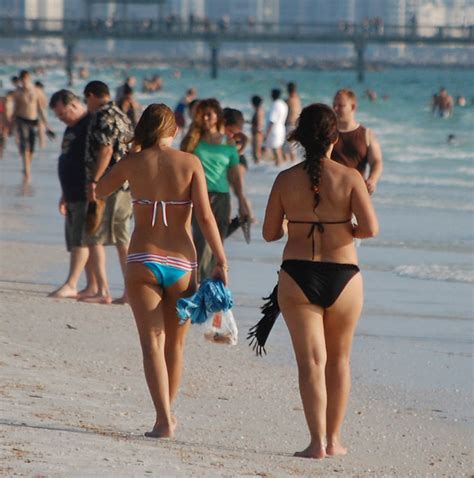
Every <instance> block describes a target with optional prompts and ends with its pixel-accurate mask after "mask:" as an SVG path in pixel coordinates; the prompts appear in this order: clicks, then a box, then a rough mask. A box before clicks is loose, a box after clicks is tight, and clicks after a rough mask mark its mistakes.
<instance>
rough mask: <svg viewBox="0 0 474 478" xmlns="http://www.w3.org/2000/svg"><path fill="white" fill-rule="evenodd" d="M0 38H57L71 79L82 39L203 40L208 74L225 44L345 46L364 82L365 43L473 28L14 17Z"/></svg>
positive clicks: (453, 40) (2, 21) (467, 36)
mask: <svg viewBox="0 0 474 478" xmlns="http://www.w3.org/2000/svg"><path fill="white" fill-rule="evenodd" d="M0 38H25V39H26V38H61V39H62V40H63V42H64V46H65V49H66V55H65V69H66V72H67V74H68V76H69V78H70V80H71V81H72V71H73V68H74V56H75V48H76V46H77V44H78V42H80V41H84V40H109V39H113V40H140V41H149V42H164V41H167V42H169V41H174V42H204V43H206V44H207V45H208V46H209V52H210V54H209V58H210V60H209V63H210V71H211V76H212V78H217V75H218V70H219V50H220V47H221V45H222V44H224V43H230V42H233V43H286V44H291V43H306V44H346V45H352V46H353V48H354V56H355V61H354V69H355V71H356V73H357V78H358V80H359V81H360V82H363V81H364V76H365V70H366V64H365V51H366V48H367V45H369V44H387V45H388V44H391V45H396V44H405V45H408V44H410V45H432V46H435V45H437V46H447V45H459V46H462V45H464V46H466V47H468V46H470V47H472V46H473V45H474V26H468V27H466V26H459V27H457V26H444V27H433V26H419V25H414V26H407V25H403V26H400V25H381V26H379V27H378V28H373V27H368V26H366V25H361V24H350V23H347V22H344V23H342V24H315V23H305V24H301V23H298V24H280V23H250V22H245V23H239V22H232V23H223V22H211V21H209V20H194V21H190V20H186V21H182V20H181V19H179V18H166V19H162V18H160V17H158V18H157V19H146V20H116V21H112V20H94V19H92V18H87V19H64V20H46V19H24V18H22V19H19V18H9V17H0Z"/></svg>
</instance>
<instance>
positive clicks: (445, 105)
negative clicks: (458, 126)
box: [432, 88, 454, 118]
mask: <svg viewBox="0 0 474 478" xmlns="http://www.w3.org/2000/svg"><path fill="white" fill-rule="evenodd" d="M453 111H454V101H453V97H452V96H451V95H450V94H448V91H447V90H446V88H441V89H440V90H439V92H438V94H437V95H434V97H433V108H432V112H433V115H434V116H439V117H440V118H449V117H450V116H452V115H453Z"/></svg>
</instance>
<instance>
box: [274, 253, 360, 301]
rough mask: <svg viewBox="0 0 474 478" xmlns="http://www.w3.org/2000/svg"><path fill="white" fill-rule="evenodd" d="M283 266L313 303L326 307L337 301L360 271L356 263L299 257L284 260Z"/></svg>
mask: <svg viewBox="0 0 474 478" xmlns="http://www.w3.org/2000/svg"><path fill="white" fill-rule="evenodd" d="M281 268H282V269H283V270H284V271H285V272H286V273H287V274H288V275H289V276H290V277H291V278H292V279H293V280H294V281H295V282H296V283H297V284H298V285H299V287H300V288H301V290H302V291H303V292H304V294H305V296H306V297H307V298H308V300H309V301H310V302H311V303H312V304H315V305H320V306H321V307H324V308H325V309H327V308H328V307H331V305H332V304H334V302H336V300H337V298H338V297H339V295H340V294H341V292H342V291H343V290H344V288H345V287H346V285H347V283H348V282H349V281H350V280H351V279H352V278H353V277H354V276H355V275H356V274H357V273H358V272H359V267H358V266H356V265H355V264H338V263H336V262H314V261H304V260H297V259H289V260H286V261H283V263H282V265H281Z"/></svg>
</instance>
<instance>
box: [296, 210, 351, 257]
mask: <svg viewBox="0 0 474 478" xmlns="http://www.w3.org/2000/svg"><path fill="white" fill-rule="evenodd" d="M351 221H352V219H346V220H345V221H290V220H289V221H288V223H289V224H311V229H310V230H309V233H308V236H307V237H311V247H312V250H313V259H314V231H315V229H316V228H317V229H318V232H320V233H323V232H324V225H325V224H346V223H348V222H351Z"/></svg>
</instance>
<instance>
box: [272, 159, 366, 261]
mask: <svg viewBox="0 0 474 478" xmlns="http://www.w3.org/2000/svg"><path fill="white" fill-rule="evenodd" d="M356 175H358V173H355V174H354V171H352V170H350V169H349V168H346V167H344V166H341V165H339V164H337V163H336V162H335V161H332V160H329V159H325V160H324V162H323V168H322V172H321V179H320V184H319V191H320V193H319V194H320V202H319V205H318V207H317V208H316V209H315V208H314V206H315V194H314V191H313V189H312V186H311V181H310V179H309V176H308V173H307V172H306V171H305V170H304V168H303V165H302V164H298V165H296V166H294V167H293V168H290V169H288V170H287V171H284V172H283V173H281V175H280V178H279V191H280V197H281V202H282V206H283V210H284V213H285V216H286V218H287V220H288V242H287V244H286V247H285V250H284V253H283V259H309V260H316V261H329V262H341V263H353V264H356V263H357V254H356V251H355V248H354V244H353V234H352V230H353V227H352V224H351V219H352V214H353V212H354V211H353V207H352V202H351V197H352V190H353V189H354V187H355V183H356V179H357V176H356ZM293 221H294V222H293ZM314 222H319V223H321V225H320V226H318V225H315V226H314V228H313V225H312V224H310V223H314ZM332 222H333V223H337V224H328V223H332ZM311 231H312V234H311ZM313 247H314V250H313Z"/></svg>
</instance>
